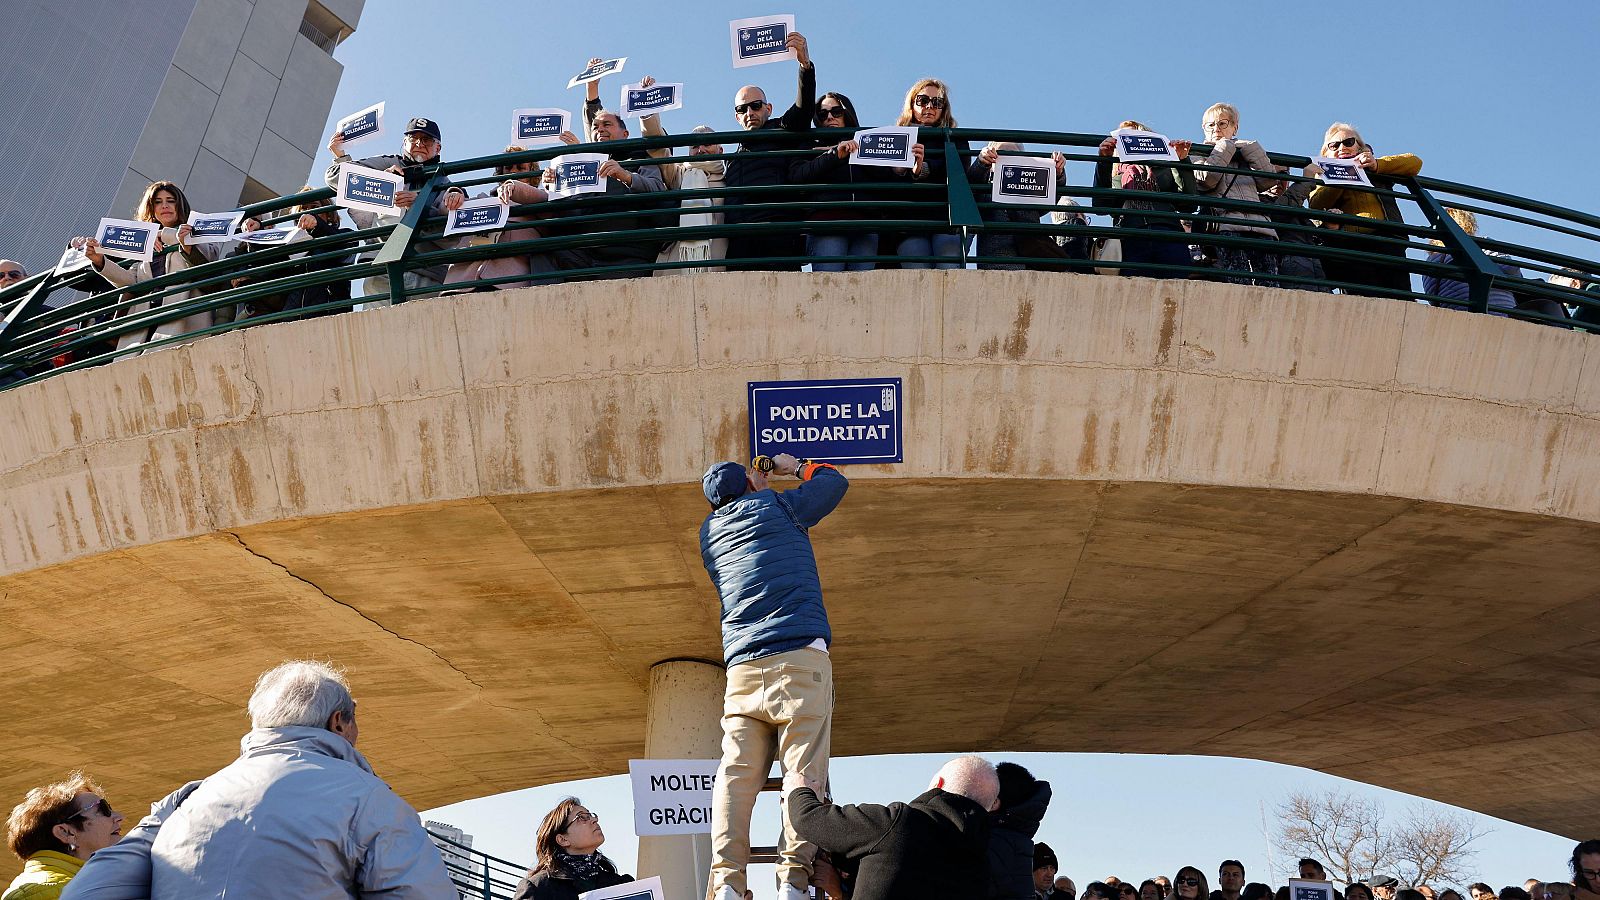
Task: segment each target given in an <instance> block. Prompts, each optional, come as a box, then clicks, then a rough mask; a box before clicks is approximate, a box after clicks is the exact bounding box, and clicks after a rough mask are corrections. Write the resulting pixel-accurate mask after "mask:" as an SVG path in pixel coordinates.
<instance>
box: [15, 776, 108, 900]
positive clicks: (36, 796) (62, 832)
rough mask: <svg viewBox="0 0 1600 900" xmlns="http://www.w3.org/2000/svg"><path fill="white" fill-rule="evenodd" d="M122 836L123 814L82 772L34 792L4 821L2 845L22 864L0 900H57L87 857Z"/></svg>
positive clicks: (29, 793) (30, 792) (38, 788)
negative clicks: (20, 871) (18, 873)
mask: <svg viewBox="0 0 1600 900" xmlns="http://www.w3.org/2000/svg"><path fill="white" fill-rule="evenodd" d="M121 837H122V816H121V814H119V813H118V812H117V811H116V810H113V809H112V808H111V804H110V803H109V802H108V801H107V800H106V799H105V792H104V791H102V790H100V786H99V785H97V784H95V783H94V781H93V779H91V778H89V776H87V775H85V774H83V773H82V772H73V773H72V774H71V775H68V776H67V778H66V780H65V781H58V782H56V783H55V784H47V785H45V786H44V787H36V788H34V789H33V790H31V791H29V792H28V796H26V797H24V798H23V799H22V802H21V803H18V804H17V805H16V806H15V807H14V808H12V810H11V816H10V818H9V819H7V820H6V843H7V844H8V845H9V846H10V847H11V852H12V853H15V854H16V855H17V858H18V859H21V860H22V861H23V863H24V866H23V868H22V874H20V875H18V876H17V877H16V878H15V879H14V880H13V881H12V882H11V886H10V887H8V888H6V892H5V893H4V894H0V900H57V898H59V897H60V896H61V889H62V888H64V887H66V884H67V882H69V881H71V880H72V878H73V876H75V875H77V874H78V870H79V869H81V868H83V864H84V862H85V861H86V860H88V858H89V855H90V854H92V853H94V852H95V851H96V850H99V849H101V848H102V847H109V846H111V845H112V844H115V843H116V842H117V840H118V839H119V838H121Z"/></svg>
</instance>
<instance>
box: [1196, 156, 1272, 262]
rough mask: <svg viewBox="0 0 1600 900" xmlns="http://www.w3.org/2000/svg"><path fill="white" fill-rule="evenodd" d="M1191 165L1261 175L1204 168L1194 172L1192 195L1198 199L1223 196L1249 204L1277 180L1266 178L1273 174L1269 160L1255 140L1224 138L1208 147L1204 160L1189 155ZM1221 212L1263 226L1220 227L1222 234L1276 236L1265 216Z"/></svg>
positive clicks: (1257, 199) (1235, 211)
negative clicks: (1225, 168)
mask: <svg viewBox="0 0 1600 900" xmlns="http://www.w3.org/2000/svg"><path fill="white" fill-rule="evenodd" d="M1189 161H1190V162H1192V163H1204V164H1205V165H1208V166H1228V167H1230V168H1235V169H1254V170H1256V171H1258V172H1262V173H1264V174H1262V175H1241V174H1236V173H1234V172H1212V171H1208V170H1205V169H1196V170H1195V172H1194V177H1195V193H1197V194H1200V195H1202V196H1207V195H1209V196H1212V197H1227V198H1228V199H1229V200H1249V201H1250V202H1252V203H1255V202H1259V201H1260V200H1261V192H1262V191H1264V190H1266V189H1267V188H1270V187H1272V184H1273V182H1275V181H1276V180H1277V179H1275V178H1271V177H1268V176H1269V175H1273V174H1276V170H1275V169H1273V167H1272V160H1270V159H1268V158H1267V151H1265V150H1263V149H1261V145H1260V144H1258V143H1256V142H1255V141H1241V140H1237V139H1235V138H1226V139H1224V140H1220V141H1217V142H1216V143H1215V144H1213V145H1211V155H1210V156H1206V157H1200V156H1191V157H1189ZM1221 213H1222V214H1223V215H1226V216H1231V217H1233V218H1235V219H1254V220H1257V221H1260V222H1263V223H1266V224H1265V225H1263V226H1260V227H1257V226H1251V225H1243V224H1238V225H1235V224H1231V223H1229V224H1223V225H1221V226H1220V228H1221V230H1222V231H1234V232H1256V233H1258V234H1266V235H1271V236H1274V237H1276V236H1277V232H1276V231H1274V230H1272V228H1271V224H1272V221H1271V220H1270V219H1268V218H1267V216H1266V214H1265V213H1260V214H1258V213H1250V212H1245V211H1244V210H1239V209H1224V210H1221Z"/></svg>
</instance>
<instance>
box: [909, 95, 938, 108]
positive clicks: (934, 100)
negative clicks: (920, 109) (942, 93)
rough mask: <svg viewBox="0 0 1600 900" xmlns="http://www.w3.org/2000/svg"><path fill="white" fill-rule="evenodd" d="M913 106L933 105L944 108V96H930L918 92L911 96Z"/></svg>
mask: <svg viewBox="0 0 1600 900" xmlns="http://www.w3.org/2000/svg"><path fill="white" fill-rule="evenodd" d="M911 105H912V106H931V107H933V108H934V109H944V105H945V104H944V98H943V97H929V96H928V95H927V94H918V95H916V96H915V97H912V98H911Z"/></svg>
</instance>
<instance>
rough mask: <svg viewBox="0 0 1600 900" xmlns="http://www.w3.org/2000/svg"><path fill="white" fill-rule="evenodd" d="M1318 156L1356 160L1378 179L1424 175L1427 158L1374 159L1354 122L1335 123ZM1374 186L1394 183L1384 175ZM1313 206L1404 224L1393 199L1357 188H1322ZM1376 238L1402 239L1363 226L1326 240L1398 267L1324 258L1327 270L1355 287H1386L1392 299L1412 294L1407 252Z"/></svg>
mask: <svg viewBox="0 0 1600 900" xmlns="http://www.w3.org/2000/svg"><path fill="white" fill-rule="evenodd" d="M1315 155H1318V156H1330V157H1333V158H1335V159H1349V160H1354V161H1355V163H1356V165H1358V166H1360V167H1361V168H1363V169H1366V170H1367V171H1368V172H1369V173H1371V174H1373V175H1378V176H1389V177H1396V176H1406V175H1416V174H1418V173H1420V172H1421V171H1422V160H1421V159H1420V158H1419V157H1417V156H1414V155H1412V154H1410V153H1400V154H1396V155H1394V156H1376V155H1374V154H1373V152H1372V147H1371V145H1369V144H1368V143H1367V142H1366V140H1365V139H1363V138H1362V137H1361V132H1360V131H1359V130H1357V129H1356V127H1355V126H1354V125H1351V124H1349V123H1348V122H1335V123H1333V124H1332V125H1329V126H1328V130H1327V132H1326V133H1325V134H1324V135H1323V139H1322V148H1321V149H1320V150H1319V151H1318V152H1317V153H1316V154H1315ZM1320 173H1321V170H1320V169H1318V168H1317V167H1316V166H1315V165H1312V166H1308V167H1307V168H1306V174H1307V175H1311V176H1316V175H1318V174H1320ZM1374 183H1375V184H1377V186H1379V187H1386V186H1388V184H1389V182H1387V181H1385V180H1384V179H1383V178H1382V177H1380V178H1379V179H1378V180H1377V181H1376V182H1374ZM1310 205H1311V208H1312V209H1324V210H1329V211H1333V212H1342V213H1344V214H1345V215H1352V216H1360V217H1361V218H1363V219H1372V220H1374V221H1390V222H1399V221H1401V218H1400V209H1399V207H1398V206H1396V205H1395V203H1394V202H1393V200H1391V199H1390V198H1388V197H1383V196H1379V195H1377V194H1373V193H1371V192H1369V191H1364V190H1356V189H1354V188H1344V187H1335V186H1333V185H1327V184H1324V185H1321V186H1320V187H1318V188H1317V189H1316V190H1314V191H1312V192H1311V199H1310ZM1374 234H1382V235H1384V236H1387V237H1401V236H1402V235H1399V234H1396V233H1392V232H1379V231H1377V230H1376V229H1372V228H1364V227H1361V226H1359V225H1342V226H1341V227H1340V228H1339V229H1338V230H1337V231H1330V232H1329V234H1328V236H1327V238H1326V239H1325V240H1326V243H1327V245H1328V246H1329V247H1337V248H1340V249H1345V250H1359V251H1363V252H1366V253H1380V254H1383V255H1385V256H1391V257H1395V260H1394V264H1393V265H1387V264H1380V263H1374V262H1367V261H1364V260H1363V261H1351V260H1343V259H1332V258H1329V259H1324V260H1323V261H1322V268H1323V270H1324V271H1326V272H1327V273H1328V279H1329V280H1330V281H1341V282H1345V283H1346V284H1351V285H1358V286H1366V287H1372V288H1380V289H1382V290H1380V292H1379V293H1378V296H1392V294H1389V293H1387V292H1388V291H1409V290H1411V274H1410V273H1409V272H1407V271H1406V269H1405V266H1404V260H1405V255H1406V251H1405V249H1404V248H1397V247H1396V246H1395V245H1393V244H1388V243H1384V242H1382V241H1374V240H1372V236H1373V235H1374ZM1340 290H1343V291H1345V292H1346V293H1351V292H1353V291H1351V289H1348V288H1340Z"/></svg>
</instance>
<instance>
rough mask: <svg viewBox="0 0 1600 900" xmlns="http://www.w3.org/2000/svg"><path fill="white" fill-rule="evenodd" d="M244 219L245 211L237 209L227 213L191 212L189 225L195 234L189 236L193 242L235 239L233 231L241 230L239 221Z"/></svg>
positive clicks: (214, 242)
mask: <svg viewBox="0 0 1600 900" xmlns="http://www.w3.org/2000/svg"><path fill="white" fill-rule="evenodd" d="M242 221H244V213H243V212H241V211H239V210H235V211H233V212H225V213H197V212H191V213H189V227H190V228H192V229H193V230H194V234H192V235H190V236H189V243H190V244H191V245H192V244H225V243H227V242H228V241H231V240H233V233H234V232H235V231H238V230H239V223H240V222H242Z"/></svg>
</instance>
